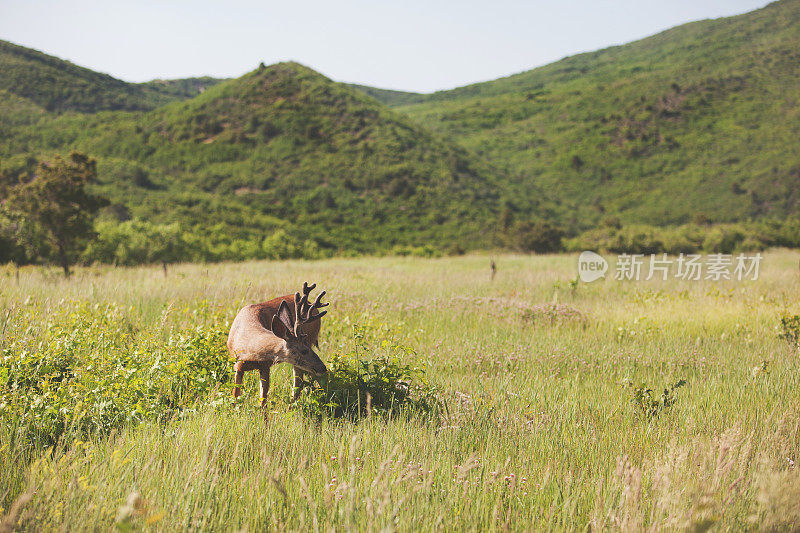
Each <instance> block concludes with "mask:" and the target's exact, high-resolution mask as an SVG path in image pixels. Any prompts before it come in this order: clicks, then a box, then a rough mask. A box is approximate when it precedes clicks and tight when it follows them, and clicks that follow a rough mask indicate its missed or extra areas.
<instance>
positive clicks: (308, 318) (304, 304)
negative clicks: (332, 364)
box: [228, 283, 328, 407]
mask: <svg viewBox="0 0 800 533" xmlns="http://www.w3.org/2000/svg"><path fill="white" fill-rule="evenodd" d="M316 286H317V284H316V283H315V284H313V285H310V286H309V285H308V283H303V296H300V293H299V292H298V293H295V294H294V296H292V295H291V294H289V295H286V296H280V297H278V298H274V299H272V300H270V301H268V302H264V303H260V304H251V305H248V306H245V307H243V308H242V309H241V310H240V311H239V312H238V313H237V314H236V318H234V319H233V324H232V325H231V332H230V334H229V335H228V351H229V352H230V353H231V355H233V356H234V357H236V366H235V370H236V378H235V380H234V384H235V387H234V389H233V396H234V398H238V397H239V395H240V394H241V384H242V381H243V378H244V373H245V372H246V371H248V370H258V371H259V373H260V375H261V407H264V406H266V404H267V394H268V393H269V371H270V368H272V365H274V364H277V363H289V364H290V365H292V366H293V367H294V398H295V399H297V397H298V396H299V395H300V388H301V387H302V385H303V373H304V372H308V373H310V374H314V375H321V374H324V373H325V372H327V371H328V369H327V368H325V363H323V362H322V360H321V359H320V358H319V356H318V355H317V354H316V353H315V352H314V350H313V348H312V345H316V346H319V343H318V338H319V330H320V326H321V324H320V318H322V317H323V315H325V313H327V312H328V311H322V312H320V311H319V309H320V308H322V307H325V306H326V305H328V304H327V303H322V297H323V296H325V291H322V292H320V293H319V294H318V295H317V298H316V300H314V303H313V304H312V303H309V295H310V294H311V291H312V290H314V287H316Z"/></svg>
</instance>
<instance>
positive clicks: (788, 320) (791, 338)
mask: <svg viewBox="0 0 800 533" xmlns="http://www.w3.org/2000/svg"><path fill="white" fill-rule="evenodd" d="M778 337H779V338H781V339H784V340H785V341H786V342H788V343H789V344H791V345H792V346H800V315H783V316H782V317H781V325H780V332H779V333H778Z"/></svg>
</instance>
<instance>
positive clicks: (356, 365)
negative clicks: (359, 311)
mask: <svg viewBox="0 0 800 533" xmlns="http://www.w3.org/2000/svg"><path fill="white" fill-rule="evenodd" d="M351 336H352V340H353V347H352V349H351V350H350V351H347V352H344V353H338V354H334V355H333V356H332V357H331V358H330V360H329V363H328V373H327V375H325V376H324V377H323V378H322V379H321V380H319V381H317V382H315V383H313V384H312V386H311V388H308V389H305V390H304V391H303V394H301V396H300V398H299V399H298V402H297V404H296V406H297V408H299V409H300V411H301V412H303V413H304V414H307V415H311V416H315V417H323V416H328V417H333V418H346V419H350V420H356V419H358V418H361V417H365V416H373V415H375V416H381V417H384V418H388V417H393V416H397V415H400V414H401V413H405V414H413V413H417V414H425V415H435V414H437V413H438V411H439V407H440V403H439V400H438V393H437V390H436V389H435V388H433V387H430V386H428V385H427V383H426V382H425V371H424V370H423V369H422V368H418V367H415V366H412V365H409V364H405V363H402V362H401V360H403V361H404V360H408V359H409V358H412V357H413V356H414V354H413V352H412V351H411V350H410V349H408V348H406V347H404V346H403V345H402V344H400V343H398V342H397V341H395V340H394V339H393V338H392V337H391V334H390V332H389V331H388V330H386V329H381V328H377V327H375V326H374V325H366V326H363V325H358V324H356V325H353V326H352V332H351Z"/></svg>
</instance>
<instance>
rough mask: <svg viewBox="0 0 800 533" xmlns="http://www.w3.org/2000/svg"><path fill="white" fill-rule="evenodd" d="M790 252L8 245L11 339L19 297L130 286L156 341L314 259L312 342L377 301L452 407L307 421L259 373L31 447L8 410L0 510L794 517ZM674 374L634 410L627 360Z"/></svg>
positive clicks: (512, 522) (26, 513)
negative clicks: (784, 321)
mask: <svg viewBox="0 0 800 533" xmlns="http://www.w3.org/2000/svg"><path fill="white" fill-rule="evenodd" d="M798 258H799V257H798V254H796V253H792V252H786V251H776V252H771V253H769V254H768V255H767V256H766V258H765V260H764V263H763V269H762V275H761V278H760V279H759V280H758V281H756V282H719V283H714V282H710V281H703V282H679V281H675V280H670V281H667V282H662V281H652V282H625V283H623V282H617V281H613V280H606V281H601V282H596V283H592V284H588V285H586V284H577V285H576V284H574V283H571V281H573V280H574V278H575V261H576V258H575V257H570V256H544V257H526V256H504V257H500V258H496V261H497V263H498V266H499V273H498V276H497V277H496V278H495V280H494V281H491V280H490V272H489V266H488V265H489V261H488V258H486V257H481V256H467V257H460V258H447V259H434V260H424V259H415V258H385V259H347V260H345V259H340V260H330V261H322V262H287V263H265V262H254V263H244V264H222V265H181V266H178V267H176V268H174V269H172V270H171V272H170V275H169V277H167V278H164V277H163V275H162V274H161V271H160V269H157V268H152V269H151V268H135V269H110V268H98V269H84V270H80V271H78V273H77V274H76V276H75V277H74V278H73V279H71V280H69V281H63V280H60V279H59V278H58V277H57V276H56V275H54V274H53V273H48V272H47V271H44V270H41V269H23V271H22V273H21V275H20V277H19V281H18V282H17V281H16V279H15V278H14V276H13V274H11V275H8V276H6V277H4V278H2V284H3V285H2V293H1V294H2V295H1V296H0V302H2V304H3V306H4V309H6V310H7V312H6V314H5V315H4V316H5V318H4V319H3V320H4V321H5V322H4V325H3V331H4V333H3V335H4V337H3V340H0V342H3V343H5V344H3V345H2V346H3V347H7V346H8V341H7V340H5V339H8V338H10V337H12V336H16V338H17V339H19V338H24V339H27V340H26V342H29V343H30V345H35V344H36V343H37V342H40V341H41V340H43V339H45V338H46V337H45V336H44V333H42V329H41V328H39V327H37V326H36V324H33V325H32V324H30V323H29V322H30V318H27V319H26V321H25V322H24V323H23V322H22V321H21V319H18V318H17V317H23V316H24V317H30V316H32V314H35V315H36V316H38V317H39V321H40V323H47V322H58V321H59V320H61V319H62V318H63V316H64V314H68V313H69V312H70V310H72V309H77V308H78V306H80V305H85V304H86V303H87V302H88V303H89V304H92V305H93V304H101V305H105V304H113V305H114V306H115V308H117V309H121V310H122V312H124V314H125V316H126V320H127V321H128V323H129V324H130V328H131V331H132V336H131V340H130V342H133V343H138V344H137V346H138V345H141V346H155V347H158V346H160V344H159V343H162V344H163V343H164V342H166V340H167V339H168V338H170V335H174V334H176V332H177V333H181V332H185V331H189V330H190V329H191V328H192V326H193V321H197V320H202V318H198V317H197V316H196V315H192V314H191V313H190V312H189V311H188V310H190V309H192V308H193V307H192V306H193V305H195V304H196V303H197V302H198V301H200V300H207V301H208V302H210V305H213V306H214V308H215V309H217V310H219V311H220V312H221V313H223V314H225V313H227V316H228V317H232V316H233V314H234V313H235V311H236V309H237V308H238V306H240V305H241V304H242V303H245V302H251V301H257V300H260V299H262V298H264V297H266V296H272V295H276V294H283V293H286V292H289V291H293V290H295V287H297V286H298V284H299V283H302V281H304V280H309V281H317V282H319V283H320V285H321V286H322V287H323V288H326V289H328V290H329V291H330V296H331V301H332V306H331V310H330V313H329V315H328V316H327V317H326V322H325V325H324V327H323V335H322V342H321V353H322V356H323V359H324V358H325V354H326V353H332V352H334V351H336V350H338V349H340V347H342V346H344V345H345V344H346V343H347V342H348V332H349V331H350V329H349V328H350V327H351V325H352V324H363V323H365V322H366V321H370V320H371V321H375V322H377V323H380V324H383V325H385V326H386V328H388V329H389V330H391V332H392V335H393V336H395V337H396V338H397V339H399V340H401V341H402V342H403V343H404V345H406V346H410V347H412V348H413V350H414V354H412V355H409V357H411V358H413V359H414V361H413V362H414V363H415V364H417V365H420V366H424V367H426V368H427V376H428V379H429V381H430V382H431V383H432V384H434V385H436V386H437V387H439V388H440V390H441V391H442V395H443V399H444V400H445V401H446V403H447V411H446V413H445V415H444V416H443V417H441V418H439V419H435V420H434V419H423V418H419V417H414V416H412V415H410V414H407V415H406V416H401V417H399V418H394V419H389V420H383V419H380V418H365V419H363V420H362V421H360V422H357V423H353V422H346V421H337V420H324V419H323V420H321V421H317V420H311V419H308V418H306V417H303V416H302V415H301V414H299V413H298V412H296V411H292V410H290V409H288V407H287V404H286V402H285V401H276V402H274V403H273V405H272V407H271V412H270V413H269V417H268V422H267V423H266V424H265V423H264V421H263V418H262V416H261V413H260V411H259V410H258V408H257V407H256V405H255V403H256V402H255V399H256V396H257V395H256V393H255V390H254V388H255V382H254V381H253V380H252V379H251V380H250V381H249V382H248V384H247V385H248V387H249V389H248V390H247V391H246V392H245V394H246V396H247V398H248V400H247V401H246V402H245V403H244V404H243V405H238V406H231V405H229V404H228V403H227V402H224V403H219V404H214V405H206V406H204V407H203V408H202V409H199V411H198V412H196V413H194V414H192V415H190V416H186V417H183V418H182V419H175V420H172V421H168V422H156V421H147V420H145V421H144V422H141V423H138V424H127V425H123V426H121V428H119V429H115V430H113V431H112V432H111V433H110V434H109V433H103V434H97V435H93V436H90V437H89V438H85V439H80V440H78V441H72V442H68V443H63V444H61V445H59V446H57V447H56V448H55V449H53V450H45V449H22V448H20V445H18V444H14V443H12V440H11V439H10V436H9V432H8V428H5V429H4V430H0V458H1V459H2V464H3V466H2V474H0V502H1V503H0V505H2V506H3V507H4V509H3V511H2V513H3V514H4V515H5V518H4V521H3V522H2V524H3V525H2V526H0V528H6V529H8V528H14V527H17V528H22V529H33V530H39V529H42V530H45V529H46V530H49V529H56V530H61V529H64V530H96V529H109V528H111V527H115V525H116V526H119V527H120V528H122V529H140V528H141V529H149V530H185V529H196V530H263V529H274V530H293V531H308V530H331V529H339V530H341V529H356V530H383V529H387V530H403V531H411V530H413V531H418V530H437V529H443V530H517V531H528V530H553V529H556V530H585V529H586V528H588V527H591V528H592V529H622V530H635V531H639V530H665V529H666V530H675V529H695V530H706V529H709V528H716V529H717V530H739V529H765V530H777V531H793V530H797V529H798V528H800V516H798V509H799V508H800V506H798V505H797V504H796V502H797V501H800V474H799V473H798V468H797V466H796V463H797V461H798V460H800V457H798V455H799V453H798V452H800V425H799V424H800V418H799V417H798V415H800V401H798V400H800V392H798V391H800V373H798V370H799V369H800V364H799V363H798V353H797V349H796V348H795V347H792V346H791V345H789V344H788V343H786V342H784V341H782V340H781V339H779V338H778V335H777V333H778V332H777V331H776V325H777V324H778V322H779V318H780V316H781V314H782V313H785V312H794V313H800V304H798V302H797V294H798V289H800V278H798V271H797V264H798ZM23 308H24V309H25V310H26V312H25V313H19V312H18V310H19V309H23ZM100 308H101V307H98V309H100ZM0 318H2V317H0ZM42 349H43V350H46V349H47V348H46V347H44V348H42ZM82 349H84V350H88V351H87V353H89V354H92V353H94V352H92V351H91V350H94V349H95V348H91V347H86V346H84V347H83V348H82ZM97 350H98V352H97V357H102V356H103V354H102V353H100V351H99V350H100V349H97ZM274 374H275V376H274V378H273V390H272V394H273V395H274V397H275V398H288V396H289V386H290V384H289V382H290V371H289V369H288V368H281V367H277V368H276V369H275V371H274ZM678 379H685V380H686V381H687V385H686V386H684V387H682V388H680V389H678V390H677V392H676V394H677V398H678V400H677V403H676V404H675V405H674V406H672V407H670V408H668V409H664V410H663V412H661V413H660V414H659V415H658V416H657V417H654V418H652V419H648V418H645V417H642V416H640V415H639V414H637V412H636V410H635V407H634V406H633V404H632V402H631V398H630V386H629V385H627V383H635V384H638V385H644V386H648V387H650V388H652V389H653V390H654V391H655V393H656V394H660V389H662V388H663V387H665V386H666V385H668V384H669V383H673V382H675V381H676V380H678ZM15 501H16V502H18V504H16V505H15V503H14V502H15Z"/></svg>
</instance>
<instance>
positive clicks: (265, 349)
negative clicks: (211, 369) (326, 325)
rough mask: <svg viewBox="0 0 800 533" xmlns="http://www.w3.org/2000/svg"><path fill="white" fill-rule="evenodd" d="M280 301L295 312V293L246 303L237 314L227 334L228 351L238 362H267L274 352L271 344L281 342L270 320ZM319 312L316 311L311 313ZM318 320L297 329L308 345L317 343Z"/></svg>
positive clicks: (273, 345)
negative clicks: (258, 302) (305, 336)
mask: <svg viewBox="0 0 800 533" xmlns="http://www.w3.org/2000/svg"><path fill="white" fill-rule="evenodd" d="M281 302H286V304H287V305H288V306H289V311H290V312H292V313H294V308H295V306H294V295H292V294H288V295H286V296H279V297H278V298H273V299H272V300H269V301H268V302H263V303H260V304H250V305H246V306H245V307H243V308H242V309H240V310H239V312H238V313H237V314H236V318H234V319H233V324H231V331H230V334H229V335H228V351H229V352H230V353H231V354H232V355H234V356H236V359H237V360H239V361H248V360H250V361H266V360H268V359H269V358H270V357H271V356H272V355H271V354H272V353H273V352H274V347H275V346H276V345H277V344H278V343H280V342H282V341H281V339H279V338H278V337H277V336H276V335H274V334H273V333H272V329H271V328H272V319H273V318H274V317H275V315H276V314H277V313H278V309H279V308H280V305H281ZM316 314H318V312H315V313H314V315H316ZM320 326H321V324H320V321H319V320H315V321H314V322H312V323H310V324H303V325H301V326H300V332H301V333H303V334H305V335H307V336H308V339H309V342H310V343H311V344H317V340H318V338H319V330H320Z"/></svg>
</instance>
